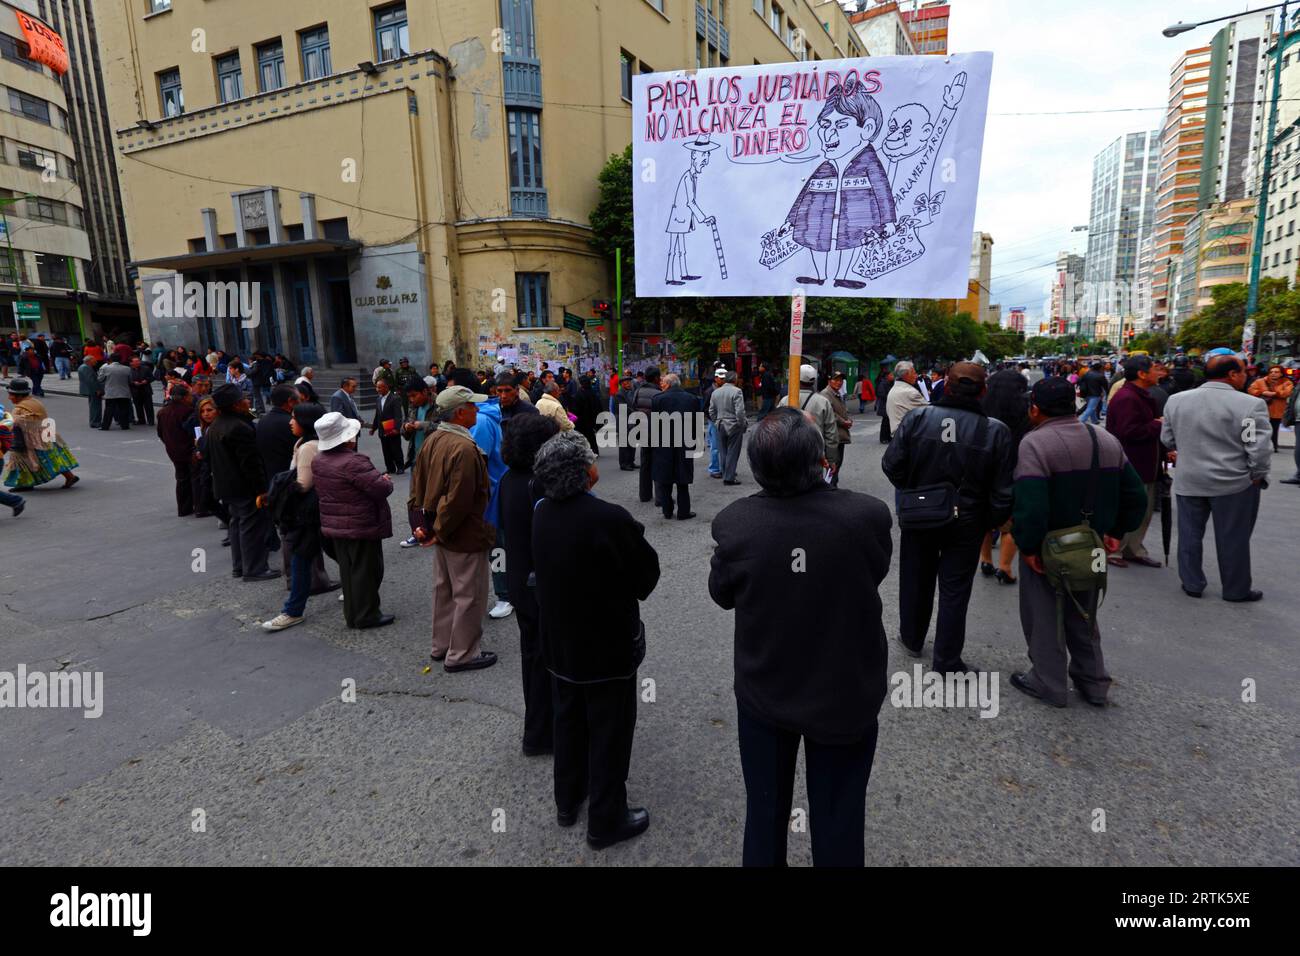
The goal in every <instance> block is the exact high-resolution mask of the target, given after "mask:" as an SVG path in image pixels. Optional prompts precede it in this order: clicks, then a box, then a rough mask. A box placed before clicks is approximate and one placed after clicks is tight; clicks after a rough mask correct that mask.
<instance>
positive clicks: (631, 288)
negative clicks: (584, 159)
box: [591, 146, 636, 295]
mask: <svg viewBox="0 0 1300 956" xmlns="http://www.w3.org/2000/svg"><path fill="white" fill-rule="evenodd" d="M597 181H598V182H599V183H600V199H599V201H598V202H597V203H596V208H595V209H593V210H592V211H591V231H592V237H591V244H592V246H594V247H595V249H596V250H597V251H598V252H599V253H600V254H601V255H603V256H604V257H605V258H606V259H607V260H609V263H610V265H611V267H612V266H613V263H614V251H615V250H616V249H620V248H621V249H622V250H623V290H624V293H625V294H626V295H634V294H635V293H636V260H635V249H634V247H633V241H632V237H633V235H634V233H633V229H632V147H631V146H628V148H627V149H625V150H623V152H621V153H615V154H614V155H612V156H610V157H609V160H608V161H607V162H606V163H605V166H604V168H602V169H601V171H600V176H599V177H597Z"/></svg>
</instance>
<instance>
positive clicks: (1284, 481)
mask: <svg viewBox="0 0 1300 956" xmlns="http://www.w3.org/2000/svg"><path fill="white" fill-rule="evenodd" d="M1282 484H1284V485H1300V478H1283V479H1282Z"/></svg>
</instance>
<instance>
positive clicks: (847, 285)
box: [835, 279, 867, 289]
mask: <svg viewBox="0 0 1300 956" xmlns="http://www.w3.org/2000/svg"><path fill="white" fill-rule="evenodd" d="M866 287H867V284H866V283H865V282H859V281H858V280H857V279H836V280H835V288H837V289H865V288H866Z"/></svg>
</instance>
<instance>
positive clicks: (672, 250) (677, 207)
mask: <svg viewBox="0 0 1300 956" xmlns="http://www.w3.org/2000/svg"><path fill="white" fill-rule="evenodd" d="M682 145H684V146H685V147H686V148H687V149H688V150H690V155H691V160H690V163H691V164H690V167H689V168H688V169H687V170H686V172H684V173H682V178H681V179H680V180H678V182H677V193H676V194H675V195H674V196H673V208H672V211H671V212H669V213H668V229H667V230H666V231H667V233H668V235H669V236H671V237H672V238H671V239H670V240H669V241H668V271H667V274H666V276H665V279H664V281H665V282H667V283H668V284H669V285H685V284H686V283H688V282H694V281H695V280H696V279H701V278H703V276H696V275H690V274H689V273H688V272H687V271H686V237H687V236H688V235H690V234H691V233H692V232H694V231H695V222H696V220H699V221H700V222H702V223H705V224H706V225H708V226H710V227H711V228H712V229H713V237H714V244H715V247H716V248H717V251H718V258H719V260H721V258H722V240H721V239H720V238H718V221H717V220H716V219H714V218H713V217H712V216H710V215H708V214H706V213H705V212H704V210H703V209H701V208H700V204H699V201H698V199H697V197H698V194H699V188H700V173H702V172H704V167H706V166H708V165H709V154H710V153H711V152H713V151H714V150H715V149H718V148H719V144H718V143H715V142H713V141H712V140H711V139H709V137H708V136H705V135H700V136H698V137H696V139H695V141H694V142H692V143H683V144H682ZM722 271H723V276H722V277H723V278H724V279H725V278H726V266H725V265H724V266H723V270H722Z"/></svg>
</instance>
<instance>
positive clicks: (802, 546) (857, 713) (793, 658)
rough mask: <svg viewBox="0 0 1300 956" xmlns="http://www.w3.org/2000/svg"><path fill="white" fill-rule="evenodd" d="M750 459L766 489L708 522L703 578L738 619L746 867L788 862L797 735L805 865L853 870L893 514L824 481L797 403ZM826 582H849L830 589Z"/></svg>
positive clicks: (815, 441) (753, 444)
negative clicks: (804, 804)
mask: <svg viewBox="0 0 1300 956" xmlns="http://www.w3.org/2000/svg"><path fill="white" fill-rule="evenodd" d="M749 464H750V470H751V471H752V472H753V474H754V479H755V480H756V481H757V482H758V483H759V485H760V486H761V487H762V489H763V490H762V491H761V492H760V493H759V494H756V495H752V496H750V497H748V498H742V499H741V500H739V501H736V502H733V503H732V504H730V505H728V506H727V507H726V508H725V509H723V511H722V512H721V513H720V514H719V515H718V516H717V517H716V518H714V519H713V538H714V540H715V541H716V542H717V548H716V549H715V550H714V552H713V560H712V566H711V570H710V573H709V594H710V596H711V597H712V598H713V600H714V602H715V603H716V604H718V606H719V607H722V608H724V609H726V610H731V609H732V608H734V609H735V611H736V620H735V691H736V712H737V727H738V731H739V738H740V763H741V767H742V769H743V771H744V776H745V791H746V809H745V849H744V863H745V865H746V866H782V865H784V864H785V851H786V837H787V834H788V833H789V827H790V805H791V802H792V800H793V795H794V770H795V760H796V758H797V757H798V754H799V741H800V738H801V737H802V738H803V745H804V754H805V757H806V761H807V777H808V798H809V801H810V811H811V819H812V853H813V863H814V865H816V866H862V865H863V842H864V831H865V822H866V821H865V804H866V790H867V780H868V778H869V776H870V773H871V764H872V760H873V759H874V756H875V749H876V729H877V724H876V719H877V715H878V714H879V712H880V706H881V703H882V701H883V700H884V698H885V667H886V664H887V663H888V660H887V658H888V654H887V650H886V643H885V627H884V624H883V622H882V619H881V617H882V607H881V602H880V594H879V591H878V588H879V586H880V583H881V581H883V580H884V578H885V575H886V574H888V573H889V559H890V555H891V554H892V551H893V543H892V541H891V540H890V536H889V529H890V524H891V522H890V517H889V509H888V508H887V507H886V506H885V504H884V503H883V502H881V501H879V500H877V499H876V498H872V497H871V496H869V495H863V494H857V493H855V492H851V491H843V490H840V489H836V488H830V487H828V486H827V484H826V482H825V480H824V478H823V472H824V469H825V468H826V467H827V466H828V464H829V463H828V461H827V460H826V453H825V445H824V443H823V440H822V437H821V434H820V431H819V430H818V429H817V427H816V426H814V425H813V424H811V423H810V422H809V421H808V420H807V418H805V417H804V416H803V415H801V414H799V412H798V411H797V410H794V409H789V408H778V409H776V410H775V411H774V412H772V413H771V414H770V415H768V416H767V417H766V418H764V419H763V421H762V422H760V423H759V424H758V426H757V427H756V428H755V429H754V431H753V434H752V435H751V436H750V439H749ZM792 556H794V557H793V558H792ZM827 575H833V576H835V577H841V576H842V578H843V580H845V581H851V582H852V587H851V588H849V589H844V588H828V587H827Z"/></svg>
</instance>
